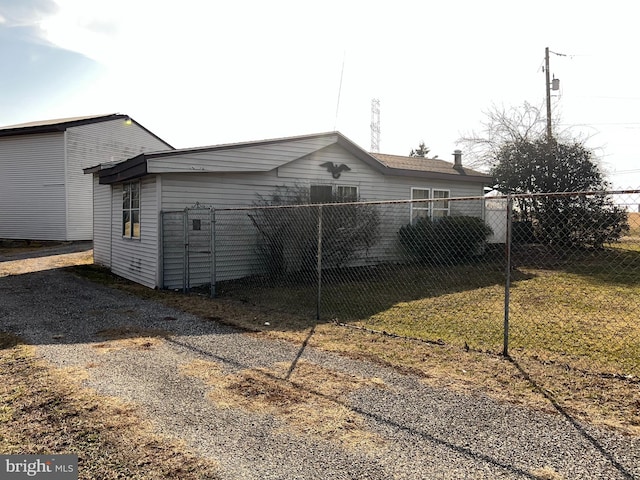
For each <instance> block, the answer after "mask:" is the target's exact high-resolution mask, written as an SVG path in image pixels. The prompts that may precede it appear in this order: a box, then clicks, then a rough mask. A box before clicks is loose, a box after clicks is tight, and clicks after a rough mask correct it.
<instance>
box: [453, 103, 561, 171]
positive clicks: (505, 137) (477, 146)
mask: <svg viewBox="0 0 640 480" xmlns="http://www.w3.org/2000/svg"><path fill="white" fill-rule="evenodd" d="M483 114H484V115H485V117H486V118H485V120H483V121H482V122H481V126H482V127H481V128H480V130H478V131H476V130H472V131H471V132H468V133H466V134H464V135H462V137H460V138H459V139H458V140H457V142H456V144H457V145H459V146H460V147H461V148H462V149H463V150H464V151H465V158H466V164H467V165H469V166H470V167H472V168H479V169H484V170H488V169H490V168H492V167H493V166H495V164H496V162H497V159H498V153H499V152H500V149H501V148H502V147H503V146H504V145H505V144H508V143H517V142H531V141H534V140H540V139H543V138H545V136H546V126H547V123H546V122H547V117H546V111H545V108H544V106H543V105H540V106H536V105H532V104H530V103H528V102H524V103H523V104H522V105H518V106H516V107H509V108H507V107H505V106H504V105H502V106H498V105H495V104H494V105H492V106H491V108H489V109H488V110H486V111H484V112H483ZM552 123H553V124H554V125H556V126H557V125H559V123H560V122H559V115H557V114H556V115H555V116H554V117H553V118H552ZM565 133H566V132H556V136H560V137H564V136H565Z"/></svg>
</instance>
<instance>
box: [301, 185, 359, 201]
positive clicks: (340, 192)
mask: <svg viewBox="0 0 640 480" xmlns="http://www.w3.org/2000/svg"><path fill="white" fill-rule="evenodd" d="M309 201H310V202H311V203H332V202H357V201H358V187H355V186H351V185H336V186H335V187H333V186H332V185H311V186H310V187H309Z"/></svg>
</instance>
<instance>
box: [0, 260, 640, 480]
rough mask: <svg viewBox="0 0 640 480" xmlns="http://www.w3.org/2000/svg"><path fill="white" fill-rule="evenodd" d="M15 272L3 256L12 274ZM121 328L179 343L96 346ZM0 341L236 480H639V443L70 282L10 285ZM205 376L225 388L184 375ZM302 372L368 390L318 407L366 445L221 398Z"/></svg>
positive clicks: (0, 305)
mask: <svg viewBox="0 0 640 480" xmlns="http://www.w3.org/2000/svg"><path fill="white" fill-rule="evenodd" d="M67 253H68V252H67ZM9 260H13V259H12V258H7V257H0V267H1V266H2V264H3V263H4V262H7V261H9ZM0 271H1V270H0ZM123 327H126V328H127V329H129V330H131V329H136V328H137V329H140V330H141V331H145V330H152V329H156V330H160V331H162V330H166V331H168V332H171V335H170V336H169V337H167V338H159V339H151V340H150V341H148V342H146V343H142V344H140V343H135V342H132V343H127V342H126V341H120V343H118V341H112V342H108V341H105V338H103V337H101V336H100V335H98V333H97V332H99V331H105V330H107V331H118V329H122V328H123ZM0 329H1V330H5V331H10V332H13V333H16V334H18V335H20V336H22V337H23V338H24V339H26V340H27V341H28V342H30V343H33V344H35V345H37V351H38V353H39V355H41V356H42V357H44V358H46V359H47V360H49V361H50V362H51V363H52V364H53V365H56V366H59V367H77V368H80V369H82V370H86V371H87V372H88V379H87V380H86V384H87V386H90V387H92V388H94V389H96V390H97V391H98V392H100V393H103V394H106V395H113V396H118V397H121V398H123V399H125V400H128V401H131V402H134V403H135V404H137V405H138V406H139V407H140V409H141V412H142V413H143V415H145V416H147V417H148V418H149V419H150V420H151V421H152V422H153V424H154V425H155V427H156V428H157V430H158V431H159V432H160V433H162V434H164V435H167V436H171V437H176V438H180V439H182V440H184V441H185V442H186V444H187V445H188V446H189V447H190V448H191V449H193V451H194V452H197V453H199V454H200V455H203V456H206V457H210V458H212V459H213V460H215V461H217V462H219V464H220V467H221V471H222V476H223V477H224V478H229V479H307V478H308V479H352V478H353V479H385V480H386V479H432V478H433V479H445V478H451V479H461V478H470V479H485V478H486V479H501V478H509V479H512V478H513V479H516V478H517V479H520V478H546V479H561V478H562V479H567V480H568V479H583V478H584V479H596V478H597V479H618V478H620V479H625V478H626V479H629V478H640V439H638V438H633V437H628V436H623V435H619V434H615V433H612V432H608V431H603V430H598V429H595V428H592V427H589V426H585V425H581V424H579V423H577V422H575V421H573V420H572V419H570V418H568V417H566V416H564V415H561V414H545V413H540V412H533V411H530V410H528V409H526V408H522V407H519V406H516V405H511V404H505V403H500V402H496V401H493V400H491V399H489V398H486V397H483V396H469V395H466V394H461V393H455V392H452V391H448V390H442V389H439V390H438V389H433V388H430V387H428V386H426V385H424V384H422V383H421V382H420V380H419V379H418V378H414V377H412V376H409V375H404V374H401V373H398V372H396V371H394V370H392V369H386V368H383V367H380V366H379V365H375V364H371V363H367V362H362V361H355V360H350V359H346V358H342V357H340V356H337V355H332V354H328V353H324V352H320V351H315V350H313V349H311V348H301V347H302V346H301V345H293V344H289V343H286V342H279V341H273V340H269V339H265V338H262V337H260V336H257V335H255V334H247V333H243V332H239V331H237V330H234V329H232V328H229V327H226V326H223V325H220V324H217V323H216V322H214V321H205V320H203V319H199V318H197V317H194V316H192V315H189V314H185V313H182V312H179V311H176V310H172V309H170V308H167V307H165V306H162V305H159V304H157V303H154V302H150V301H146V300H142V299H140V298H137V297H133V296H130V295H128V294H126V293H123V292H121V291H117V290H113V289H110V288H108V287H104V286H100V285H95V284H92V283H91V282H89V281H87V280H85V279H82V278H77V277H75V276H73V275H72V274H70V273H67V272H64V271H61V270H46V271H36V272H33V273H23V274H20V275H12V276H4V277H1V276H0ZM198 365H200V366H202V365H208V366H210V367H211V371H214V370H215V371H217V372H218V373H217V375H218V376H217V377H214V378H213V380H211V379H209V380H207V379H206V378H205V377H204V376H203V375H202V374H200V375H196V374H187V373H185V372H189V371H194V366H198ZM302 365H304V366H305V367H306V368H309V366H317V367H320V368H322V371H325V372H332V375H334V376H336V378H338V376H339V377H340V378H347V379H357V382H356V380H353V381H354V382H356V383H357V388H356V387H354V388H352V389H349V390H348V391H347V390H345V391H343V392H338V393H335V394H332V395H328V394H321V393H320V394H319V396H321V397H325V398H324V400H323V401H325V403H327V402H328V403H329V404H331V403H333V404H335V405H336V406H337V407H339V408H340V409H341V410H340V411H341V412H346V413H344V414H343V415H349V419H351V418H355V419H356V422H355V424H357V425H359V427H358V428H359V429H360V430H362V431H361V432H360V433H361V434H362V436H361V438H363V439H366V441H365V440H363V441H362V443H361V444H360V445H358V444H357V442H356V444H355V445H354V444H353V443H349V442H345V441H341V440H340V441H339V439H332V438H331V437H327V436H324V437H323V436H317V435H314V434H313V432H309V431H304V429H300V428H295V427H296V426H295V425H290V424H289V423H290V421H291V418H294V417H292V416H291V415H288V416H287V415H284V416H283V415H278V414H274V413H273V412H274V411H273V410H270V409H263V410H260V409H255V408H249V407H247V408H244V407H242V404H241V403H236V404H228V403H227V404H223V403H221V401H220V398H218V399H217V400H216V397H215V396H212V395H213V394H214V393H215V392H216V391H219V389H217V387H216V381H222V380H221V379H224V378H230V377H232V376H233V375H235V374H238V372H246V371H252V372H262V373H264V372H267V371H268V372H283V373H282V375H280V374H279V373H270V374H269V375H272V376H278V375H280V376H281V377H282V376H286V375H285V374H288V375H290V374H291V372H290V370H291V369H292V368H293V371H294V372H295V369H296V368H298V367H299V366H302ZM214 366H215V368H213V367H214ZM283 366H284V367H283ZM287 366H289V369H288V370H287V368H286V367H287ZM283 368H284V369H283ZM216 369H217V370H216ZM225 376H227V377H225ZM292 378H293V377H292ZM216 379H217V380H216ZM280 381H282V380H280ZM358 382H359V383H358ZM354 384H355V383H354ZM315 388H317V387H316V386H309V388H308V391H309V392H311V393H312V394H316V393H318V392H315V393H314V392H313V390H314V389H315ZM303 389H304V386H303ZM289 407H290V406H289ZM289 407H287V408H289ZM291 408H293V407H290V408H289V410H290V409H291ZM327 421H328V420H327ZM348 421H350V422H353V420H348ZM363 432H364V433H366V435H365V434H364V433H363Z"/></svg>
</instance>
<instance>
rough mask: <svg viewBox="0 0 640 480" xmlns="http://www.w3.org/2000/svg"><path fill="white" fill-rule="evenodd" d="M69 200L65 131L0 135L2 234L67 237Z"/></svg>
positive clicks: (0, 219)
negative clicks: (11, 135) (67, 199)
mask: <svg viewBox="0 0 640 480" xmlns="http://www.w3.org/2000/svg"><path fill="white" fill-rule="evenodd" d="M81 173H82V172H81ZM88 181H91V179H88ZM65 202H66V200H65V146H64V134H63V133H49V134H38V135H17V136H13V137H2V138H0V238H13V239H32V240H66V216H65V209H66V206H65ZM90 202H91V195H89V196H88V197H87V198H86V200H85V206H86V208H88V209H89V210H90V209H91V207H90V205H91V203H90Z"/></svg>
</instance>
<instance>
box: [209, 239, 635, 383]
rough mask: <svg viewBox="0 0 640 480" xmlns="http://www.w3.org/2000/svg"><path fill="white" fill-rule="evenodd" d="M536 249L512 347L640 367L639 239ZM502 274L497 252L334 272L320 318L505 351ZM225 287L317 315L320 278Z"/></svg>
mask: <svg viewBox="0 0 640 480" xmlns="http://www.w3.org/2000/svg"><path fill="white" fill-rule="evenodd" d="M536 253H537V256H532V257H526V258H523V259H521V260H519V259H517V258H516V259H515V260H514V264H515V265H517V268H515V269H514V270H513V271H512V274H511V277H512V278H511V282H512V284H511V290H510V305H509V323H510V335H509V347H510V350H511V351H519V352H522V353H523V354H526V355H529V356H534V357H536V358H540V359H542V360H554V361H556V360H559V359H560V360H562V361H566V362H568V363H570V364H572V365H575V366H576V367H578V368H582V369H587V370H594V369H595V370H597V371H604V372H612V373H635V374H638V373H640V322H639V321H638V317H639V316H640V315H639V314H640V253H637V252H636V251H635V248H634V243H632V242H626V243H625V244H621V245H617V246H616V248H609V249H606V250H603V251H586V252H573V253H572V254H571V255H562V256H558V255H553V254H549V252H546V253H545V254H544V255H541V254H539V252H536ZM552 253H553V252H552ZM505 276H506V274H505V268H504V266H503V265H502V264H501V263H500V262H497V261H495V259H491V260H489V259H481V260H479V261H477V262H475V263H471V264H468V265H456V266H446V265H441V266H433V265H431V266H428V265H424V266H398V265H383V266H378V267H374V268H368V269H361V270H359V271H355V270H354V271H346V272H341V273H340V274H337V273H336V272H333V273H332V272H328V273H327V274H326V275H325V277H324V281H323V285H322V301H321V303H320V314H321V317H320V319H321V321H323V322H329V321H338V322H341V323H348V324H352V325H357V326H361V327H365V328H370V329H373V330H378V331H385V332H388V333H392V334H396V335H401V336H407V337H414V338H418V339H422V340H427V341H438V342H444V343H447V344H452V345H460V346H463V345H465V344H466V345H467V346H468V347H470V348H472V349H475V350H481V351H490V352H496V353H499V352H501V351H502V348H503V324H504V309H505V306H504V299H505V286H504V283H505ZM222 294H223V296H224V295H228V296H230V297H233V298H236V299H242V300H243V301H245V302H249V303H253V304H255V305H259V306H262V307H266V308H268V309H272V310H276V311H286V312H288V313H292V314H298V315H302V316H304V317H305V318H309V320H310V321H312V320H313V319H314V318H315V311H316V304H317V303H316V302H317V285H315V284H313V282H304V281H303V282H300V281H295V280H294V279H289V280H288V281H286V282H280V283H270V284H268V285H267V284H263V283H254V284H253V285H251V287H250V288H247V286H246V285H245V286H244V287H242V286H238V285H236V286H233V285H232V284H229V285H228V286H227V287H226V288H222Z"/></svg>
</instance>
